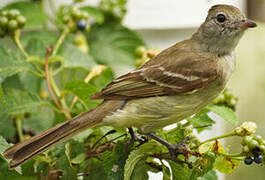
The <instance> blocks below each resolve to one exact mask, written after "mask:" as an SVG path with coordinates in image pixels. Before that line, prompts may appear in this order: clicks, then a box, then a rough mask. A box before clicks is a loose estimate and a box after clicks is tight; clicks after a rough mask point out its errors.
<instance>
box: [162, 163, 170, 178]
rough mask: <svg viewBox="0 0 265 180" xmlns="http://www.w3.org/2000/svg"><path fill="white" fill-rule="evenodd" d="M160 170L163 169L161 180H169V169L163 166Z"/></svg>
mask: <svg viewBox="0 0 265 180" xmlns="http://www.w3.org/2000/svg"><path fill="white" fill-rule="evenodd" d="M162 168H163V180H171V178H170V176H171V173H170V170H169V168H168V167H167V166H165V165H163V166H162Z"/></svg>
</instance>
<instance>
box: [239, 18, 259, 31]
mask: <svg viewBox="0 0 265 180" xmlns="http://www.w3.org/2000/svg"><path fill="white" fill-rule="evenodd" d="M237 27H239V28H241V29H243V30H245V29H248V28H254V27H257V24H256V23H255V22H254V21H251V20H249V19H245V20H243V21H240V22H238V23H237Z"/></svg>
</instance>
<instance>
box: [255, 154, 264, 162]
mask: <svg viewBox="0 0 265 180" xmlns="http://www.w3.org/2000/svg"><path fill="white" fill-rule="evenodd" d="M254 161H255V163H257V164H260V163H262V161H263V156H262V154H257V155H255V156H254Z"/></svg>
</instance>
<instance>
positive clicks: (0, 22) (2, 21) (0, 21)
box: [0, 16, 8, 28]
mask: <svg viewBox="0 0 265 180" xmlns="http://www.w3.org/2000/svg"><path fill="white" fill-rule="evenodd" d="M7 23H8V19H7V17H5V16H1V17H0V26H1V27H2V28H5V27H6V25H7Z"/></svg>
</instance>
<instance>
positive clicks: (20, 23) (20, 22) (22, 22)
mask: <svg viewBox="0 0 265 180" xmlns="http://www.w3.org/2000/svg"><path fill="white" fill-rule="evenodd" d="M16 20H17V23H18V26H19V27H23V26H24V25H25V24H26V22H27V20H26V18H25V17H24V16H21V15H19V16H18V17H17V18H16Z"/></svg>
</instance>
